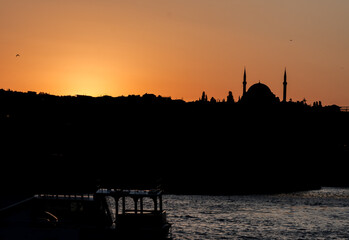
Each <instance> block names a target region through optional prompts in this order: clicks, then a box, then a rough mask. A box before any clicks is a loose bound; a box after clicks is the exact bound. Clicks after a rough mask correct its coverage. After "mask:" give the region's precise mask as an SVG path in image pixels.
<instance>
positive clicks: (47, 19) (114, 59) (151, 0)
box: [0, 0, 349, 105]
mask: <svg viewBox="0 0 349 240" xmlns="http://www.w3.org/2000/svg"><path fill="white" fill-rule="evenodd" d="M348 22H349V1H348V0H307V1H304V0H292V1H291V0H290V1H286V0H264V1H261V0H219V1H217V0H146V1H145V0H130V1H121V0H120V1H118V0H49V1H48V0H31V1H28V0H16V1H13V0H0V29H1V31H0V88H3V89H12V90H17V91H37V92H46V93H51V94H56V95H76V94H86V95H92V96H101V95H111V96H120V95H129V94H141V95H142V94H144V93H154V94H156V95H162V96H171V97H172V98H183V99H184V100H186V101H191V100H196V99H198V98H199V97H200V96H201V93H202V91H205V92H206V93H207V94H208V96H209V98H210V97H212V96H213V97H215V98H216V99H223V98H226V96H227V95H228V91H232V92H233V95H234V98H235V100H237V99H238V96H240V95H241V94H242V76H243V69H244V67H246V70H247V87H249V86H251V85H252V84H254V83H257V82H258V81H261V82H262V83H265V84H267V85H268V86H269V87H270V89H271V90H272V91H273V92H274V93H275V94H276V95H277V96H279V97H280V98H281V97H282V81H283V72H284V69H285V67H286V68H287V75H288V86H287V87H288V92H287V96H288V98H292V99H293V100H294V101H297V100H303V98H306V99H307V102H308V103H312V102H313V101H319V100H320V101H322V102H323V104H326V105H328V104H338V105H349V94H348V90H349V65H348V63H349V45H348V44H349V31H348ZM16 54H20V56H16Z"/></svg>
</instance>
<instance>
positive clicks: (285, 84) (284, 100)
mask: <svg viewBox="0 0 349 240" xmlns="http://www.w3.org/2000/svg"><path fill="white" fill-rule="evenodd" d="M286 80H287V74H286V68H285V73H284V83H283V84H284V96H283V99H282V101H283V102H286V86H287V81H286Z"/></svg>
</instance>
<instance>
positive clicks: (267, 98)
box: [242, 83, 277, 103]
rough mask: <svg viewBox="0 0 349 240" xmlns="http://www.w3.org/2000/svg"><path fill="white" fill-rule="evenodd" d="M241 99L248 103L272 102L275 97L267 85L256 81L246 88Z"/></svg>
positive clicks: (274, 100) (275, 99)
mask: <svg viewBox="0 0 349 240" xmlns="http://www.w3.org/2000/svg"><path fill="white" fill-rule="evenodd" d="M242 100H243V101H244V102H248V103H274V102H276V101H277V98H276V97H275V95H274V94H273V93H272V92H271V90H270V89H269V87H268V86H267V85H265V84H263V83H256V84H254V85H252V86H251V87H250V88H249V89H248V91H247V92H246V94H245V95H244V96H243V98H242Z"/></svg>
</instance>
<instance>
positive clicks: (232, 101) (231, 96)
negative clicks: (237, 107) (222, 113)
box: [227, 91, 235, 103]
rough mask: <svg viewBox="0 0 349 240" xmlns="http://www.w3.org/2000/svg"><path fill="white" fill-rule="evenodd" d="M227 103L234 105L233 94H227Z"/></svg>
mask: <svg viewBox="0 0 349 240" xmlns="http://www.w3.org/2000/svg"><path fill="white" fill-rule="evenodd" d="M227 103H235V101H234V97H233V93H232V92H231V91H229V93H228V97H227Z"/></svg>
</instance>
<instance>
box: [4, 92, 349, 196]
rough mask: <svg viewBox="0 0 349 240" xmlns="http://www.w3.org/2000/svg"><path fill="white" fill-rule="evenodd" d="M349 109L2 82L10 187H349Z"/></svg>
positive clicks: (218, 190) (210, 190)
mask: <svg viewBox="0 0 349 240" xmlns="http://www.w3.org/2000/svg"><path fill="white" fill-rule="evenodd" d="M348 117H349V115H348V113H345V112H341V111H340V110H339V108H338V107H337V106H324V107H323V106H321V104H319V103H315V104H313V106H310V105H307V104H306V103H305V101H302V102H280V101H276V100H275V102H273V103H272V104H269V103H268V104H256V103H254V102H253V101H252V102H251V101H243V99H241V100H238V101H234V98H233V96H232V94H231V92H230V93H229V94H228V96H227V100H225V101H216V100H215V99H214V98H211V99H210V100H209V99H208V98H207V95H206V94H205V92H204V93H203V94H202V96H201V97H200V98H199V99H198V100H197V101H194V102H185V101H183V100H173V99H171V98H170V97H161V96H156V95H154V94H144V95H143V96H138V95H130V96H127V97H125V96H121V97H110V96H103V97H89V96H54V95H49V94H43V93H40V94H37V93H35V92H26V93H24V92H15V91H10V90H0V126H1V129H2V130H1V146H2V147H1V152H0V156H1V162H2V166H1V169H2V173H1V181H2V185H3V188H4V192H11V191H17V190H18V189H20V190H21V191H22V192H28V193H37V192H53V191H56V192H62V191H72V192H83V191H93V190H94V189H95V187H96V186H97V185H102V186H111V187H136V188H149V187H158V186H161V187H162V188H164V189H165V190H166V191H167V192H170V193H190V194H194V193H207V194H237V193H239V194H240V193H265V192H286V191H296V190H302V189H312V188H317V187H319V186H325V185H327V186H329V185H331V186H339V185H341V186H349V181H348V180H347V178H346V177H345V176H346V170H345V163H346V161H347V159H349V158H348V155H349V147H348V146H349V138H348V136H349V135H348V131H349V130H348V128H347V123H348V120H349V119H348Z"/></svg>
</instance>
